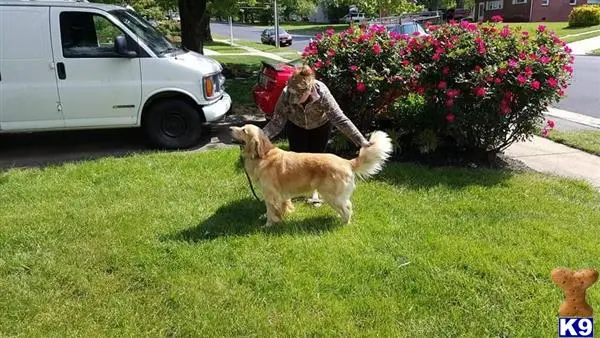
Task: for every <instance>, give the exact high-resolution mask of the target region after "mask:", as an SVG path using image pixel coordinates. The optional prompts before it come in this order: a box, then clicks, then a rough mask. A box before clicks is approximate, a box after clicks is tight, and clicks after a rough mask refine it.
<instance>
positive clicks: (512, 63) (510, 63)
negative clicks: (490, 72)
mask: <svg viewBox="0 0 600 338" xmlns="http://www.w3.org/2000/svg"><path fill="white" fill-rule="evenodd" d="M508 66H509V67H510V68H517V67H518V66H519V64H518V63H517V61H516V60H514V59H510V60H508Z"/></svg>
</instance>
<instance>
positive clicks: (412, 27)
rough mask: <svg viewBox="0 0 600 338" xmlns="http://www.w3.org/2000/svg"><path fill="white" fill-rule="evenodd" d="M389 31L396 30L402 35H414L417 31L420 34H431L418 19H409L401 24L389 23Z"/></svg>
mask: <svg viewBox="0 0 600 338" xmlns="http://www.w3.org/2000/svg"><path fill="white" fill-rule="evenodd" d="M387 30H388V32H390V33H392V32H396V33H398V34H401V35H413V34H415V32H418V33H419V35H424V36H426V35H429V34H428V33H427V31H426V30H425V28H423V26H422V25H421V24H419V23H418V22H416V21H408V22H404V23H401V24H395V25H388V26H387Z"/></svg>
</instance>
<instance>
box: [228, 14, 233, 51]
mask: <svg viewBox="0 0 600 338" xmlns="http://www.w3.org/2000/svg"><path fill="white" fill-rule="evenodd" d="M229 39H230V40H231V45H232V46H233V19H232V18H231V16H230V17H229Z"/></svg>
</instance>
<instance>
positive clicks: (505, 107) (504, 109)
mask: <svg viewBox="0 0 600 338" xmlns="http://www.w3.org/2000/svg"><path fill="white" fill-rule="evenodd" d="M510 111H511V109H510V106H509V104H508V102H507V101H506V100H502V101H500V114H502V115H506V114H508V113H510Z"/></svg>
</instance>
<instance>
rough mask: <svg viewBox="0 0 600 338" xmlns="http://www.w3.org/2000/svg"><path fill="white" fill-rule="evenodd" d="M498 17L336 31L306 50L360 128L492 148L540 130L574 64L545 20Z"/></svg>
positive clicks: (450, 145)
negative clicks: (414, 32)
mask: <svg viewBox="0 0 600 338" xmlns="http://www.w3.org/2000/svg"><path fill="white" fill-rule="evenodd" d="M492 21H493V22H492V23H478V24H475V23H469V22H461V23H456V22H451V23H449V24H444V25H441V26H428V29H429V33H430V35H428V36H400V35H394V34H389V33H388V32H387V31H386V30H385V29H384V28H383V27H379V26H373V27H371V28H368V29H365V28H363V29H359V28H349V29H348V30H346V31H344V32H342V33H339V34H335V33H334V32H333V30H328V31H327V32H325V34H324V35H321V36H318V37H317V39H316V41H313V42H311V44H310V45H309V46H308V47H307V48H306V50H305V51H304V54H303V56H304V59H305V62H306V63H307V64H309V65H310V66H312V67H313V68H314V69H315V71H316V73H317V76H318V78H319V79H320V80H322V81H323V82H325V83H326V84H327V85H328V86H329V88H330V90H331V92H332V94H333V95H334V97H335V98H336V99H337V101H338V102H339V104H340V106H341V107H342V109H343V110H344V111H345V112H346V114H347V115H348V116H349V117H350V119H352V120H353V121H354V122H355V123H356V124H357V127H358V128H359V129H360V130H361V131H362V132H364V133H367V132H369V131H371V130H373V129H375V128H378V129H385V130H388V131H393V133H392V134H393V135H395V136H397V139H396V140H395V141H396V142H397V147H402V148H404V149H411V148H412V149H417V150H418V152H419V153H423V152H434V151H436V150H439V151H440V152H442V153H448V152H449V151H448V149H451V150H452V151H456V150H458V151H460V152H462V153H471V154H476V156H477V155H489V154H490V153H497V152H498V151H501V150H502V149H503V148H505V147H508V146H509V145H510V144H511V143H513V142H515V141H519V140H523V139H526V138H528V137H529V136H531V135H533V134H534V133H535V132H536V131H538V130H539V127H538V126H539V125H540V123H542V122H543V116H544V115H543V112H544V111H545V110H546V108H547V107H548V106H549V105H550V104H552V103H554V102H556V101H558V100H559V99H560V97H561V96H563V95H564V89H565V88H566V87H567V85H568V84H569V80H570V76H571V73H572V71H573V69H572V67H571V63H572V62H573V58H572V56H571V55H570V50H569V48H568V47H567V46H566V45H565V43H564V42H563V41H561V40H560V39H559V38H558V37H557V36H556V35H555V34H554V33H553V32H550V31H548V30H547V29H546V28H545V27H544V26H539V27H538V29H537V31H536V32H535V33H531V34H530V33H529V32H527V31H520V30H518V29H517V28H511V27H510V26H508V25H503V24H502V23H500V22H501V21H502V18H500V17H493V18H492Z"/></svg>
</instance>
